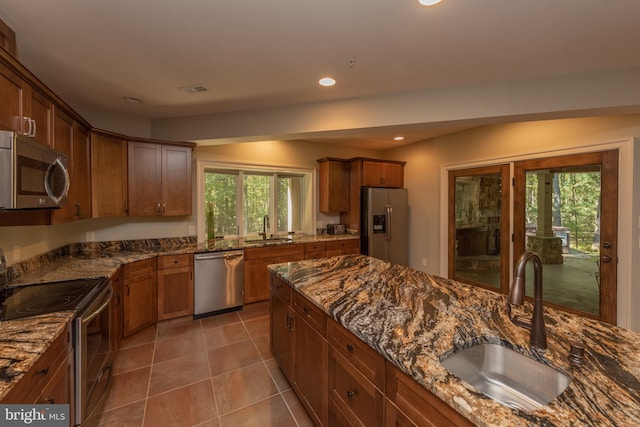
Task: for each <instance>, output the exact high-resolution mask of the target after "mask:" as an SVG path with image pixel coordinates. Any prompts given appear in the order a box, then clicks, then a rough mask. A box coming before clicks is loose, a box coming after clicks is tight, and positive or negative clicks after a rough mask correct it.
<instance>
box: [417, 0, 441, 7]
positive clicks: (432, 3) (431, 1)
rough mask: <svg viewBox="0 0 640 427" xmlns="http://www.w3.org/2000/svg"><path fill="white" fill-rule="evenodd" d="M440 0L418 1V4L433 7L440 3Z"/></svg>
mask: <svg viewBox="0 0 640 427" xmlns="http://www.w3.org/2000/svg"><path fill="white" fill-rule="evenodd" d="M441 1H442V0H418V3H420V4H421V5H423V6H435V5H436V4H438V3H440V2H441Z"/></svg>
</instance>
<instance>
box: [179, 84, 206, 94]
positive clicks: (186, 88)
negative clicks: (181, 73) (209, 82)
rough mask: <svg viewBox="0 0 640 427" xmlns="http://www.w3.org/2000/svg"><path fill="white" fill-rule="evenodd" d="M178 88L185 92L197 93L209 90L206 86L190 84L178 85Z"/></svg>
mask: <svg viewBox="0 0 640 427" xmlns="http://www.w3.org/2000/svg"><path fill="white" fill-rule="evenodd" d="M178 89H180V90H182V91H185V92H189V93H199V92H206V91H208V90H209V88H208V87H206V86H204V85H200V84H198V85H191V86H183V87H179V88H178Z"/></svg>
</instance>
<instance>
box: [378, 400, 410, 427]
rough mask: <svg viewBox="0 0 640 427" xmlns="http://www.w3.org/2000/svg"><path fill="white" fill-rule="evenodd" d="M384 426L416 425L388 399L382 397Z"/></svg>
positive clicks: (406, 426) (407, 426)
mask: <svg viewBox="0 0 640 427" xmlns="http://www.w3.org/2000/svg"><path fill="white" fill-rule="evenodd" d="M384 411H385V427H418V426H417V425H416V423H414V422H413V421H411V419H410V418H409V417H407V416H406V415H405V414H404V413H403V412H402V411H401V410H400V409H398V408H397V407H396V405H394V404H393V403H392V402H391V401H390V400H389V399H387V398H385V399H384Z"/></svg>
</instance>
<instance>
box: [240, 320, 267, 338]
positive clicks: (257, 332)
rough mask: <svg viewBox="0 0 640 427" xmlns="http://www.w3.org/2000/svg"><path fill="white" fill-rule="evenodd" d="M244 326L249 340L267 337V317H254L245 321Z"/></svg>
mask: <svg viewBox="0 0 640 427" xmlns="http://www.w3.org/2000/svg"><path fill="white" fill-rule="evenodd" d="M244 326H245V327H246V328H247V330H248V331H249V335H250V336H251V338H257V337H263V336H265V335H266V336H268V335H269V316H262V317H256V318H254V319H250V320H245V321H244Z"/></svg>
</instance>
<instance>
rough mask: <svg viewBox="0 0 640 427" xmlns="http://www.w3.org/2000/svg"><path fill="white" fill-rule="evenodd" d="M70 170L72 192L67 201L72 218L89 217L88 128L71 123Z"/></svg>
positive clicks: (89, 159)
mask: <svg viewBox="0 0 640 427" xmlns="http://www.w3.org/2000/svg"><path fill="white" fill-rule="evenodd" d="M71 144H72V150H71V171H72V180H73V184H74V187H73V192H72V193H71V198H70V200H69V203H70V204H71V207H72V210H73V219H74V220H78V219H87V218H91V150H90V146H91V137H90V131H89V128H87V127H85V126H83V125H82V124H80V123H78V122H74V123H73V140H72V143H71Z"/></svg>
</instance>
